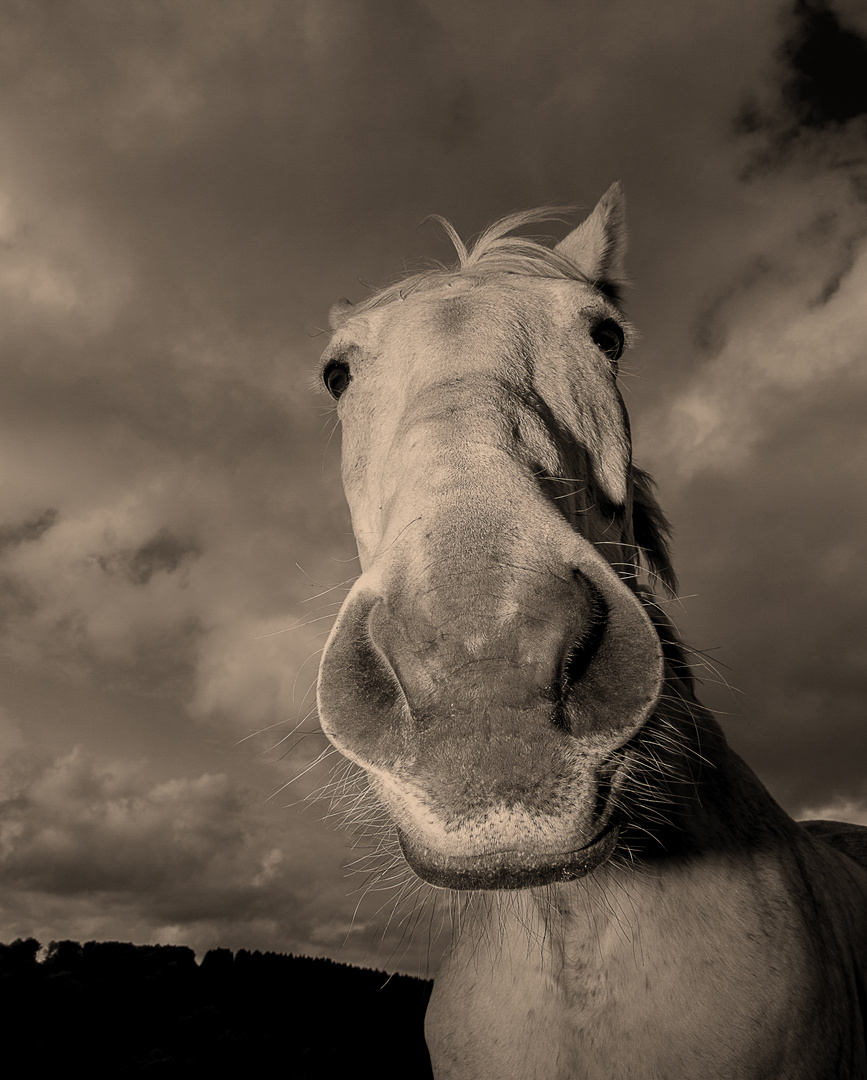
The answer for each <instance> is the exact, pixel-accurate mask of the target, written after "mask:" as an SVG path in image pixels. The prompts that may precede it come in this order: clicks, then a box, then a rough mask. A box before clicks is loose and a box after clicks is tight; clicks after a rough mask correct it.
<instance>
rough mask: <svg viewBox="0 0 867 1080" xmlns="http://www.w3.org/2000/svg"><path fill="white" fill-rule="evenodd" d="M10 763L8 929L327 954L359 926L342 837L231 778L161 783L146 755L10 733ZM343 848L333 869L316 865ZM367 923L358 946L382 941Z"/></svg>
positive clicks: (4, 814)
mask: <svg viewBox="0 0 867 1080" xmlns="http://www.w3.org/2000/svg"><path fill="white" fill-rule="evenodd" d="M12 742H13V745H12V746H11V749H9V752H8V753H7V754H6V756H5V757H4V759H3V760H2V762H0V784H2V786H0V790H2V792H3V798H2V802H0V822H2V824H0V873H2V876H3V881H4V897H3V900H2V902H0V937H2V938H3V939H4V940H6V939H7V938H9V937H14V936H15V935H16V934H20V933H24V932H27V933H33V934H35V935H36V936H37V937H39V936H42V937H44V938H45V939H46V941H45V943H47V939H48V938H49V937H52V938H55V939H58V938H61V937H70V938H77V939H85V938H91V937H96V938H99V937H102V938H108V939H116V938H118V937H121V938H122V939H124V940H126V939H129V938H130V937H132V938H133V939H136V940H150V941H154V940H161V941H173V940H183V941H186V942H187V943H190V944H192V945H193V946H194V947H197V948H200V949H203V948H207V947H209V946H210V945H211V944H214V943H215V942H223V943H224V944H225V943H229V942H234V943H235V946H234V947H240V945H242V944H243V943H244V942H246V943H247V947H253V946H254V945H258V946H259V947H267V948H272V949H273V948H278V949H282V950H284V951H291V950H293V949H294V950H295V951H301V952H306V953H308V954H319V953H321V952H322V951H323V949H325V950H327V951H331V952H332V953H333V952H335V951H337V950H338V949H339V948H340V947H341V943H342V941H343V939H344V938H345V937H346V934H347V931H348V929H349V926H348V925H346V923H347V920H346V917H345V914H344V912H345V909H346V902H345V898H344V893H345V887H344V885H343V883H342V881H341V878H340V872H339V869H338V868H339V864H340V848H341V847H342V843H341V841H340V840H339V839H338V838H337V837H334V836H332V835H331V834H330V833H327V832H326V833H320V832H319V831H318V830H317V829H316V828H315V827H310V826H309V825H308V826H307V827H306V828H305V829H304V831H301V830H300V829H299V826H298V824H297V822H294V821H293V820H291V819H288V818H287V819H286V823H285V824H286V831H285V835H284V836H283V837H282V838H281V839H280V840H278V842H277V843H275V840H274V836H273V835H271V834H270V833H269V831H268V829H266V828H265V827H264V825H263V820H262V807H261V798H260V797H259V796H258V795H255V794H254V793H252V792H249V791H247V790H244V789H243V788H242V787H240V786H239V785H238V783H237V782H234V781H232V780H231V779H230V778H229V777H227V776H226V775H219V774H202V775H199V776H194V777H175V778H172V779H169V780H161V781H159V780H158V781H154V780H153V779H151V778H149V776H148V769H147V767H146V765H145V763H143V762H139V763H135V762H130V761H108V762H100V761H98V760H96V758H95V757H94V756H93V755H91V754H88V753H87V752H86V751H84V750H82V749H81V748H76V749H75V750H73V751H72V752H71V753H69V754H65V755H63V756H60V757H52V756H51V755H50V754H47V753H45V752H44V751H43V752H40V751H37V750H36V749H35V748H34V747H33V746H30V745H26V744H25V745H22V743H21V740H20V739H17V740H12ZM323 843H324V844H325V847H326V848H332V849H333V850H332V851H331V855H332V856H333V864H334V867H335V873H334V874H333V875H331V876H330V877H329V876H328V875H324V876H323V875H322V874H321V873H318V872H314V867H315V866H316V864H317V861H318V859H319V858H320V856H321V854H322V851H323ZM363 929H364V927H363V923H361V924H360V925H358V926H356V927H355V928H354V941H353V942H350V944H349V946H348V952H347V955H351V956H356V957H362V956H365V955H366V953H367V951H368V949H369V948H370V944H369V937H368V936H365V934H364V933H363V932H362V931H363Z"/></svg>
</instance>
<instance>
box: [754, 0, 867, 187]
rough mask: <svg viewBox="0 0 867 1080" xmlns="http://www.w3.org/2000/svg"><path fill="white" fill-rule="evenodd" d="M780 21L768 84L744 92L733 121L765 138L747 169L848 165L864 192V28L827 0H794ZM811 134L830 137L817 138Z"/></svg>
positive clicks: (866, 178) (866, 96)
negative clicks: (746, 95)
mask: <svg viewBox="0 0 867 1080" xmlns="http://www.w3.org/2000/svg"><path fill="white" fill-rule="evenodd" d="M781 25H782V28H783V32H784V37H783V40H782V43H781V44H780V46H779V48H778V50H777V55H776V69H775V71H774V72H773V75H772V77H771V80H770V85H769V86H766V87H765V89H764V92H763V93H760V94H759V95H753V96H751V97H749V98H748V99H747V100H746V101H745V102H744V104H743V105H742V107H741V110H740V112H739V113H738V116H737V118H736V120H735V130H736V131H737V132H738V133H740V134H743V135H752V136H758V137H759V138H760V140H761V142H762V143H764V145H760V148H759V149H758V151H757V152H756V153H754V155H753V156H752V158H751V161H750V164H749V165H748V166H747V169H746V171H745V175H746V176H747V177H749V176H752V175H755V174H756V173H760V172H762V171H765V170H768V169H774V168H779V167H783V166H785V165H786V164H789V165H791V164H792V161H793V159H800V161H801V163H802V164H805V163H806V162H807V161H811V162H812V164H813V165H814V167H818V168H822V167H824V168H827V167H829V166H831V165H833V166H834V167H837V168H842V169H844V170H845V171H847V172H848V173H849V174H850V176H851V181H852V188H853V191H854V192H855V193H856V194H857V195H858V196H859V197H860V198H861V199H867V175H865V150H867V30H865V31H862V30H861V29H860V28H858V27H856V26H854V25H852V24H851V15H850V13H849V12H847V11H846V10H845V7H844V9H843V11H841V10H839V5H835V4H834V3H832V2H828V0H796V2H795V4H794V5H793V6H792V7H790V8H787V9H786V11H785V13H784V14H783V16H782V18H781ZM817 135H830V136H832V139H831V140H830V141H826V142H824V143H823V142H822V141H819V142H817V141H816V140H815V138H814V137H815V136H817ZM847 150H849V151H851V154H847V153H846V151H847ZM853 155H854V156H853Z"/></svg>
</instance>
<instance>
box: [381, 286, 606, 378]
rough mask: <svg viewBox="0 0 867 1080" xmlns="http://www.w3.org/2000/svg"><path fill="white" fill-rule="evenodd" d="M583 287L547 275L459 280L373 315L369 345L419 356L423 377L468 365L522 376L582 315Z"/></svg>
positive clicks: (404, 359) (398, 354) (402, 355)
mask: <svg viewBox="0 0 867 1080" xmlns="http://www.w3.org/2000/svg"><path fill="white" fill-rule="evenodd" d="M582 288H584V287H583V286H578V285H576V283H574V282H565V281H563V282H560V281H552V280H549V279H538V280H536V279H526V278H522V279H521V281H520V283H516V282H513V281H511V280H509V279H508V278H506V279H505V280H502V279H500V280H494V281H490V280H484V279H477V278H473V277H467V278H454V279H452V280H451V281H449V282H448V283H446V284H444V285H442V286H440V287H438V288H436V289H432V290H429V291H424V292H421V293H416V294H413V295H411V296H409V297H408V298H407V299H406V300H398V301H395V302H393V303H391V304H389V305H387V306H386V307H384V308H383V309H382V310H381V311H379V312H372V313H371V314H372V316H373V318H371V320H370V322H369V323H368V326H367V328H366V329H367V336H368V338H369V347H370V348H371V351H373V352H377V353H380V354H383V355H388V354H392V355H394V356H395V358H396V359H397V358H400V360H401V361H402V362H403V363H407V362H413V361H414V362H415V363H416V364H417V365H418V366H419V367H420V368H422V369H423V370H422V371H421V372H420V374H425V375H427V374H430V375H432V376H436V375H437V374H438V373H439V372H440V371H441V370H444V369H449V368H451V367H457V368H461V367H464V368H465V369H466V370H469V369H471V368H472V369H475V370H478V371H484V370H487V371H490V372H492V373H497V372H499V373H501V374H504V375H506V374H511V375H512V376H513V377H515V378H518V379H520V378H521V377H522V376H525V375H528V374H530V373H531V369H532V368H533V367H534V366H535V363H534V362H535V361H537V360H538V362H539V364H540V365H544V364H545V361H546V357H545V352H546V348H547V347H548V346H551V345H553V344H554V343H556V342H557V341H558V339H559V336H560V335H559V332H560V331H562V330H564V329H565V328H566V327H567V326H568V325H569V324H570V323H571V322H573V321H574V319H575V318H576V317H578V316H579V308H580V306H581V305H580V297H576V295H575V294H576V292H580V291H581V289H582ZM587 291H588V293H589V290H587ZM516 361H520V363H517V364H516Z"/></svg>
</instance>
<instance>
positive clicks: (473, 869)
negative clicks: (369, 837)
mask: <svg viewBox="0 0 867 1080" xmlns="http://www.w3.org/2000/svg"><path fill="white" fill-rule="evenodd" d="M619 833H620V828H619V825H618V824H617V823H616V822H615V821H613V820H609V821H608V823H607V824H606V825H605V827H604V828H603V829H602V831H601V832H600V833H598V834H597V836H596V837H595V838H594V839H593V840H592V841H591V842H590V843H589V844H586V845H585V846H584V847H580V848H576V849H575V850H573V851H560V852H550V851H544V852H531V851H518V850H503V851H491V852H487V853H484V854H480V855H445V854H443V853H442V852H440V851H437V850H435V849H434V848H431V847H427V846H426V845H424V844H422V843H420V842H419V841H417V840H415V839H413V838H412V837H410V836H408V835H407V834H406V833H405V832H404V831H403V829H401V828H400V827H398V829H397V835H398V840H399V842H400V849H401V851H402V852H403V857H404V858H405V859H406V861H407V863H409V866H410V869H411V870H412V871H413V873H414V874H415V875H416V876H417V877H420V878H421V879H422V881H426V882H427V883H428V884H429V885H435V886H437V887H438V888H440V889H453V890H458V891H462V890H463V891H468V890H472V891H477V890H485V889H528V888H532V887H534V886H539V885H553V884H562V883H564V882H567V881H574V880H575V879H576V878H580V877H585V876H586V875H587V874H590V873H592V872H593V871H594V870H597V869H598V868H599V867H600V866H602V865H603V864H604V863H606V862H607V861H608V860H609V859H610V858H611V856H612V855H613V854H614V850H615V848H616V847H617V839H618V836H619Z"/></svg>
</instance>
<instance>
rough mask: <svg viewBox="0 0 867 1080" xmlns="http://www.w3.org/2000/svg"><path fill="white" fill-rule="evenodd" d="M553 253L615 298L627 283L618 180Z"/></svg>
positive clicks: (621, 194) (620, 193) (623, 213)
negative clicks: (619, 288) (556, 253)
mask: <svg viewBox="0 0 867 1080" xmlns="http://www.w3.org/2000/svg"><path fill="white" fill-rule="evenodd" d="M555 250H556V251H559V252H560V254H561V255H565V256H566V258H567V259H568V260H569V261H570V262H573V263H574V264H575V265H576V266H577V267H578V269H579V270H581V271H583V273H584V274H586V275H587V277H588V278H589V279H590V280H591V281H593V282H595V283H596V284H597V285H598V286H599V288H601V289H602V291H603V292H608V293H613V294H615V295H616V293H617V290H618V286H619V285H622V284H624V283H625V280H626V278H625V274H624V257H625V255H626V213H625V200H624V198H623V188H622V187H621V186H620V181H619V180H617V181H615V182H614V183H613V184H612V185H611V187H610V188H609V189H608V190H607V191H606V192H605V194H604V195H603V196H602V198H601V199H600V200H599V202H598V203H597V204H596V208H595V210H594V211H593V213H592V214H591V215H590V217H588V218H587V219H586V220H585V221H583V222H582V223H581V224H580V225H579V226H578V228H577V229H573V230H572V232H570V233H569V235H568V236H567V237H565V238H564V239H563V240H561V241H560V243H559V244H558V245H557V247H556V249H555Z"/></svg>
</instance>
